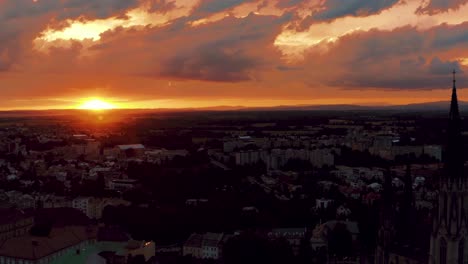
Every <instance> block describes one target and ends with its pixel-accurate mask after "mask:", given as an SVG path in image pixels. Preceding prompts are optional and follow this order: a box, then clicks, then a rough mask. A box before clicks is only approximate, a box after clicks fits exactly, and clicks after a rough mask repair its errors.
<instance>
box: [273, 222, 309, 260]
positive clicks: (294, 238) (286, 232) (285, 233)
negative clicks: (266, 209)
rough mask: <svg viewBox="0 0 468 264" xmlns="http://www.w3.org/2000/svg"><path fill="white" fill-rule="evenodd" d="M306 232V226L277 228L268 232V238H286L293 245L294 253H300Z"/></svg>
mask: <svg viewBox="0 0 468 264" xmlns="http://www.w3.org/2000/svg"><path fill="white" fill-rule="evenodd" d="M306 233H307V229H306V228H277V229H273V230H271V232H269V233H268V238H269V239H286V241H288V243H289V245H291V248H292V250H293V253H294V255H298V254H299V249H300V246H301V241H302V240H303V239H304V238H305V236H306Z"/></svg>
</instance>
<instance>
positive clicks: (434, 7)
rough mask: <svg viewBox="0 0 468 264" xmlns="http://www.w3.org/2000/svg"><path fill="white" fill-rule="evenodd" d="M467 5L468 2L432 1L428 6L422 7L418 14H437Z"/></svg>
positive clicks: (466, 0) (453, 0)
mask: <svg viewBox="0 0 468 264" xmlns="http://www.w3.org/2000/svg"><path fill="white" fill-rule="evenodd" d="M466 3H468V0H430V1H429V2H428V3H427V4H426V5H422V6H420V7H419V8H418V10H417V12H418V13H421V14H437V13H442V12H447V11H449V10H453V9H458V8H459V7H460V6H462V5H464V4H466Z"/></svg>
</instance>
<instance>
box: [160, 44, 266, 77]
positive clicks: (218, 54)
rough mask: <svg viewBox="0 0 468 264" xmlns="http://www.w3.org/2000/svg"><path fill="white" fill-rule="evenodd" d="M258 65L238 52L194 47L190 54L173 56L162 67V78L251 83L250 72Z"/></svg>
mask: <svg viewBox="0 0 468 264" xmlns="http://www.w3.org/2000/svg"><path fill="white" fill-rule="evenodd" d="M259 63H260V61H259V60H258V59H257V58H252V57H249V56H247V55H246V54H244V52H243V51H242V50H238V49H235V48H234V50H229V49H223V48H221V47H219V46H217V45H216V44H213V45H206V46H202V47H198V48H197V49H196V50H195V52H194V53H187V54H177V55H176V56H175V57H172V58H170V59H169V60H167V61H165V62H164V63H163V67H162V72H161V75H162V76H168V77H171V78H181V79H195V80H208V81H222V82H237V81H246V80H249V79H251V76H250V71H251V70H254V69H255V68H256V66H258V64H259Z"/></svg>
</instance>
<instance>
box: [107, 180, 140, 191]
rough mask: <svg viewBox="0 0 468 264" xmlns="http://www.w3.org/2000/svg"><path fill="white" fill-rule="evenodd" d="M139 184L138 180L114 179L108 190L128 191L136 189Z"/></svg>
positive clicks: (110, 182)
mask: <svg viewBox="0 0 468 264" xmlns="http://www.w3.org/2000/svg"><path fill="white" fill-rule="evenodd" d="M138 184H139V182H138V180H134V179H114V180H111V181H109V183H108V188H109V189H110V190H115V191H128V190H131V189H134V188H136V187H137V185H138Z"/></svg>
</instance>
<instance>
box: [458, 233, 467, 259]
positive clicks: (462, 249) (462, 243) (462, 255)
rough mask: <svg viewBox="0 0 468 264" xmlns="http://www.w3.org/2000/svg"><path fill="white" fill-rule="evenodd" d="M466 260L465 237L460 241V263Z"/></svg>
mask: <svg viewBox="0 0 468 264" xmlns="http://www.w3.org/2000/svg"><path fill="white" fill-rule="evenodd" d="M464 260H465V239H463V238H462V239H461V240H460V242H458V264H463V263H464Z"/></svg>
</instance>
